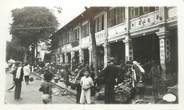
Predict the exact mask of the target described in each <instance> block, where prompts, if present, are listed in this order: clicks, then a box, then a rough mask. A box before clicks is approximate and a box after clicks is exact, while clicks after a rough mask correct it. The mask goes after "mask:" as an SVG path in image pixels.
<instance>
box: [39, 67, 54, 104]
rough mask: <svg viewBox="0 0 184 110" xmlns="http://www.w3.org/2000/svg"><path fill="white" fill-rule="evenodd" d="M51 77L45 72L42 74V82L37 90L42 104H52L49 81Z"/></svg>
mask: <svg viewBox="0 0 184 110" xmlns="http://www.w3.org/2000/svg"><path fill="white" fill-rule="evenodd" d="M52 78H53V75H52V74H51V73H50V72H49V71H48V70H46V71H45V74H44V82H43V83H42V84H41V87H40V89H39V91H40V92H42V93H43V94H42V101H43V103H44V104H48V103H51V102H52V84H51V83H50V81H51V80H52Z"/></svg>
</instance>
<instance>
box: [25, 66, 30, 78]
mask: <svg viewBox="0 0 184 110" xmlns="http://www.w3.org/2000/svg"><path fill="white" fill-rule="evenodd" d="M23 70H24V76H29V74H30V72H31V70H30V68H29V65H27V66H24V68H23Z"/></svg>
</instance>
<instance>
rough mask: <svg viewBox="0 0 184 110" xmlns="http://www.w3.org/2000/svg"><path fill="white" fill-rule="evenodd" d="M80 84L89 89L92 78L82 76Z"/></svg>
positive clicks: (91, 84)
mask: <svg viewBox="0 0 184 110" xmlns="http://www.w3.org/2000/svg"><path fill="white" fill-rule="evenodd" d="M80 84H81V86H82V88H83V89H89V88H90V87H92V86H94V84H93V80H92V78H91V77H90V76H89V77H86V76H83V77H82V78H81V81H80Z"/></svg>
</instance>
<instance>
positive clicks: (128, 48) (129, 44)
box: [123, 36, 133, 61]
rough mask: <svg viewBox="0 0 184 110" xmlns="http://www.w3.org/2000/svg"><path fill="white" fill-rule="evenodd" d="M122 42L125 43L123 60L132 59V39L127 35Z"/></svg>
mask: <svg viewBox="0 0 184 110" xmlns="http://www.w3.org/2000/svg"><path fill="white" fill-rule="evenodd" d="M123 42H124V44H125V61H130V60H133V45H132V40H131V39H129V36H126V37H125V39H124V40H123Z"/></svg>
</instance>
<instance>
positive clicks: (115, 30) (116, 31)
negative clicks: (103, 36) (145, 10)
mask: <svg viewBox="0 0 184 110" xmlns="http://www.w3.org/2000/svg"><path fill="white" fill-rule="evenodd" d="M126 26H127V25H126V24H125V23H121V24H118V25H115V26H113V27H109V28H108V39H109V40H111V39H114V38H118V36H119V37H120V36H121V35H123V34H125V32H126V30H127V27H126Z"/></svg>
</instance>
